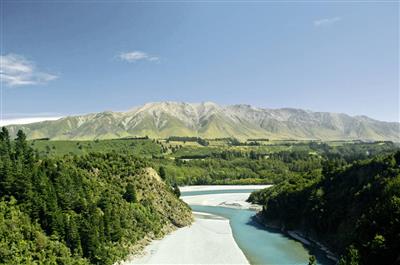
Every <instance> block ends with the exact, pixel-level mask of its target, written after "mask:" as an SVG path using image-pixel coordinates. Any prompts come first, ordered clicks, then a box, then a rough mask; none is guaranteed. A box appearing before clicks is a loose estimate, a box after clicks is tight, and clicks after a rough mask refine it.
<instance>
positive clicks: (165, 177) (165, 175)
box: [159, 166, 167, 181]
mask: <svg viewBox="0 0 400 265" xmlns="http://www.w3.org/2000/svg"><path fill="white" fill-rule="evenodd" d="M159 173H160V177H161V179H162V180H164V181H165V180H166V179H167V173H166V172H165V168H164V167H163V166H161V167H160V170H159Z"/></svg>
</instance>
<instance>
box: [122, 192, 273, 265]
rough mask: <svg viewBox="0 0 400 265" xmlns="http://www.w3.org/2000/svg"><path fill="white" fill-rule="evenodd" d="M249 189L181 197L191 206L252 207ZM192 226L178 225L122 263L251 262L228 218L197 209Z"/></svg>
mask: <svg viewBox="0 0 400 265" xmlns="http://www.w3.org/2000/svg"><path fill="white" fill-rule="evenodd" d="M266 187H268V185H235V186H233V185H224V186H209V185H207V186H186V187H181V188H180V190H181V192H182V193H183V194H184V193H185V192H189V193H190V192H204V191H216V190H219V191H221V190H223V191H227V190H250V189H252V190H254V189H261V188H266ZM249 194H250V192H243V193H223V194H204V195H190V196H185V195H182V197H181V199H182V200H183V201H185V202H186V203H187V204H190V205H204V206H223V207H227V208H240V209H249V208H251V207H252V205H251V204H250V203H248V202H246V200H247V198H248V196H249ZM194 217H195V221H194V223H193V224H192V225H190V226H187V227H183V228H179V229H178V230H176V231H173V232H172V233H170V234H169V235H167V236H166V237H164V238H163V239H161V240H154V241H152V242H151V243H150V244H149V245H148V246H147V247H145V249H144V251H143V252H142V254H141V255H136V256H132V257H130V259H129V260H127V261H124V262H122V263H121V264H122V265H134V264H249V261H248V260H247V258H246V256H245V255H244V254H243V252H242V250H241V249H240V248H239V246H238V245H237V243H236V241H235V239H234V237H233V234H232V229H231V226H230V223H229V220H228V219H226V218H223V217H220V216H217V215H213V214H207V213H199V212H194Z"/></svg>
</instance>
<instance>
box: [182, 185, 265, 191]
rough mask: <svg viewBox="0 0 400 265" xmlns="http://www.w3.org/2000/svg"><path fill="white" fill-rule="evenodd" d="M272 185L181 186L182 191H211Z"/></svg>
mask: <svg viewBox="0 0 400 265" xmlns="http://www.w3.org/2000/svg"><path fill="white" fill-rule="evenodd" d="M271 186H272V185H196V186H182V187H179V189H180V191H181V192H192V191H208V190H209V191H211V190H259V189H265V188H269V187H271Z"/></svg>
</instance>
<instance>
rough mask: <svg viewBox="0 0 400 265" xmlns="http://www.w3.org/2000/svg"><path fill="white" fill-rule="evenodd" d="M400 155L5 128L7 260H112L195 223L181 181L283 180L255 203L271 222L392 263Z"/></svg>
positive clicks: (1, 156)
mask: <svg viewBox="0 0 400 265" xmlns="http://www.w3.org/2000/svg"><path fill="white" fill-rule="evenodd" d="M398 150H399V147H398V145H396V144H394V143H392V142H367V143H365V142H341V141H336V142H325V143H324V142H319V141H274V140H268V139H263V138H261V139H250V140H247V141H244V142H241V141H239V140H238V139H234V138H220V139H201V138H197V137H172V138H169V139H165V140H163V139H158V140H152V139H149V138H147V137H143V138H126V139H115V140H95V141H51V140H48V139H41V140H33V141H26V137H25V135H24V133H22V132H21V131H20V132H18V134H17V138H16V140H15V141H12V140H10V136H9V134H8V132H7V130H6V129H3V131H2V132H1V133H0V209H1V212H0V263H2V264H21V263H27V264H29V263H31V264H112V263H114V262H115V261H117V260H120V259H121V258H123V257H124V256H126V255H127V254H128V253H129V252H131V251H132V248H137V247H138V246H141V245H143V240H144V239H146V238H154V237H160V236H162V235H164V234H165V233H166V232H167V231H168V230H169V229H171V228H173V227H177V226H178V227H179V226H184V225H187V224H189V223H190V222H191V212H190V209H189V208H188V206H187V205H186V204H184V203H183V202H182V201H180V200H179V196H180V190H179V187H178V185H183V184H186V185H191V184H275V186H274V187H273V188H270V189H267V190H263V191H260V192H256V193H253V194H252V195H251V197H250V199H251V201H253V202H258V203H261V204H263V205H264V209H263V212H262V216H263V217H264V218H265V220H267V221H268V223H269V224H275V225H279V226H284V227H285V228H286V229H299V230H301V231H304V233H306V234H307V235H308V236H310V237H312V238H315V239H317V240H319V241H321V242H324V243H326V244H327V245H329V246H330V247H332V249H333V250H335V251H336V252H337V253H339V254H340V255H341V259H340V261H339V264H341V265H348V264H390V262H391V261H394V260H396V258H397V257H396V253H398V252H399V244H398V243H397V242H400V235H399V229H398V227H399V221H398V220H400V216H399V215H400V207H399V205H400V203H399V201H400V199H399V198H400V196H399V194H400V187H399V186H400V180H399V160H400V155H399V154H400V153H396V151H398ZM395 153H396V155H395ZM152 168H155V169H157V171H158V173H159V174H157V173H156V171H154V170H153V169H152ZM310 263H311V264H313V263H315V260H314V259H313V258H310Z"/></svg>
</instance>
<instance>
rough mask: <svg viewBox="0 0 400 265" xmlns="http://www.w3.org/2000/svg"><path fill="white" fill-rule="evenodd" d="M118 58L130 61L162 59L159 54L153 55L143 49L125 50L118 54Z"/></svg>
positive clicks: (156, 60) (155, 60)
mask: <svg viewBox="0 0 400 265" xmlns="http://www.w3.org/2000/svg"><path fill="white" fill-rule="evenodd" d="M118 58H119V59H121V60H122V61H126V62H129V63H133V62H137V61H142V60H144V61H149V62H158V61H160V58H158V57H157V56H152V55H149V54H147V53H145V52H142V51H132V52H123V53H120V54H119V55H118Z"/></svg>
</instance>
